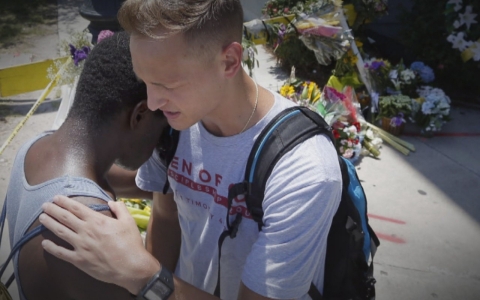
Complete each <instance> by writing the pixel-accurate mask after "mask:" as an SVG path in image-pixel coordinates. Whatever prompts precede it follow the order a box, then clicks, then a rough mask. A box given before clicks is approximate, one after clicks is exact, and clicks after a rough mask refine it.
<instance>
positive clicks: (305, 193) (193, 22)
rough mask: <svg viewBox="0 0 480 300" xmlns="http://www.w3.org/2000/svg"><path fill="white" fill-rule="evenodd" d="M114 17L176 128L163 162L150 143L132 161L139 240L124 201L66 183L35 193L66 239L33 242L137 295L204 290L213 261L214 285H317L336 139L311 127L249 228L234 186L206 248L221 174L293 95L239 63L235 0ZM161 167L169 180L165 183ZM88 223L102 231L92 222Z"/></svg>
mask: <svg viewBox="0 0 480 300" xmlns="http://www.w3.org/2000/svg"><path fill="white" fill-rule="evenodd" d="M119 20H120V23H121V24H122V26H123V27H124V28H125V30H126V31H128V32H129V33H130V34H131V40H130V50H131V53H132V61H133V69H134V72H135V73H136V75H137V77H138V78H140V79H141V80H142V81H144V82H145V83H146V85H147V93H148V107H149V108H150V109H151V110H154V111H156V110H161V111H163V113H164V115H165V116H166V117H167V119H168V122H169V124H170V125H171V126H172V127H173V128H174V129H177V130H180V131H181V133H180V140H179V144H178V148H177V151H176V154H175V157H174V158H173V160H172V162H171V164H170V165H169V166H165V165H163V163H162V161H161V160H160V159H159V156H158V153H156V152H154V153H153V155H152V157H151V158H150V160H149V161H148V162H147V163H145V164H144V165H143V166H142V167H141V168H140V170H139V171H138V174H137V178H136V184H137V185H138V187H139V188H140V189H142V190H146V191H152V192H153V193H154V203H153V213H152V217H151V220H150V224H149V231H148V235H147V250H148V251H147V250H145V249H144V248H143V245H142V244H141V243H138V242H136V241H137V240H136V239H135V235H136V233H135V230H136V228H135V227H134V226H132V224H131V218H130V216H129V215H128V212H127V210H126V209H125V207H124V206H123V205H122V204H120V203H111V204H110V207H111V209H112V211H113V212H114V214H115V215H116V217H117V219H111V218H110V219H108V218H104V216H102V215H100V214H96V213H91V212H90V211H88V210H86V209H83V207H81V206H79V205H77V204H76V203H75V202H73V201H71V200H69V199H68V198H64V197H58V198H56V199H55V201H54V204H48V205H45V206H44V211H45V214H43V215H42V217H41V222H42V224H44V225H45V226H47V227H48V228H49V229H50V230H52V231H53V232H54V233H55V234H59V235H61V236H62V238H63V239H65V240H66V241H68V242H69V243H70V244H71V245H73V247H74V250H68V249H65V248H62V247H59V246H57V245H55V244H54V243H52V242H49V241H45V242H44V243H43V245H44V248H45V250H47V251H48V252H50V253H52V254H53V255H55V256H57V257H59V258H62V259H64V260H67V261H69V262H71V263H73V264H74V265H75V266H77V267H79V268H80V269H82V270H84V271H85V272H86V273H88V274H90V275H91V276H93V277H95V278H97V279H99V280H103V281H106V282H109V283H114V284H117V285H120V286H122V287H124V288H126V289H128V290H129V291H130V292H131V293H132V294H135V295H138V296H139V298H142V299H143V298H145V299H215V298H214V296H213V295H212V294H213V293H214V291H215V288H216V285H217V279H218V276H217V272H218V268H219V265H220V266H221V274H220V297H221V298H222V299H294V298H295V299H308V298H309V296H308V294H307V293H308V290H309V288H310V285H311V283H313V284H314V285H315V286H316V287H317V288H318V289H319V290H320V291H321V290H322V288H323V272H324V261H325V251H326V241H327V235H328V230H329V227H330V224H331V221H332V218H333V215H334V213H335V211H336V209H337V207H338V204H339V201H340V196H341V175H340V169H339V165H338V160H337V156H336V152H335V149H334V147H333V145H332V143H331V142H330V141H329V139H328V138H327V137H326V136H323V135H319V136H315V137H312V138H310V139H308V140H306V141H305V142H303V143H302V144H300V145H299V146H297V147H295V148H294V149H293V150H292V151H290V152H289V153H288V154H286V155H285V156H284V157H283V158H282V159H280V160H279V161H278V163H277V164H276V166H275V168H274V169H273V172H272V174H271V175H270V177H269V180H268V182H267V186H266V189H265V199H264V202H263V211H264V217H263V223H264V226H263V228H262V230H261V231H259V230H258V226H257V224H256V223H255V221H253V220H252V219H251V216H250V214H249V213H248V210H247V209H246V207H245V201H244V200H243V199H235V201H234V203H233V206H232V210H231V211H230V212H229V214H230V217H233V216H234V214H235V213H236V212H242V214H243V216H244V221H242V223H241V224H240V228H239V231H238V234H237V237H236V238H235V239H226V240H225V242H224V243H223V247H222V257H221V262H220V264H219V261H218V238H219V236H220V235H221V233H222V232H223V231H224V229H225V226H226V215H227V205H226V202H225V199H226V197H227V195H228V188H229V186H230V185H232V184H234V183H237V182H240V181H242V180H243V175H244V171H245V166H246V162H247V158H248V155H249V152H250V149H251V148H252V145H253V143H254V141H255V139H256V138H257V136H258V135H259V133H260V132H261V131H262V129H263V128H264V127H265V126H266V125H267V124H268V122H269V121H270V120H272V119H273V118H274V117H275V116H276V115H277V114H278V113H279V112H281V111H282V110H284V109H285V108H287V107H291V106H293V105H294V104H293V103H292V102H290V101H288V100H287V99H284V98H282V97H281V96H280V95H278V94H276V93H272V92H270V91H268V90H266V89H264V88H263V87H261V86H259V85H257V83H256V82H255V81H254V80H253V79H252V78H250V77H249V76H248V75H247V74H246V72H245V71H244V70H243V69H242V67H241V63H242V53H243V49H242V46H241V40H242V28H243V23H242V22H243V12H242V7H241V4H240V1H239V0H204V1H193V0H178V1H173V0H171V1H165V0H163V1H162V0H127V1H126V2H125V3H124V5H123V6H122V8H121V10H120V12H119ZM167 176H168V179H169V182H170V186H171V190H170V193H167V194H166V195H163V194H162V188H163V184H164V182H165V180H166V179H167ZM55 204H56V205H55ZM56 220H61V222H62V223H63V224H62V223H59V222H58V221H56ZM99 223H100V224H102V230H101V231H100V230H98V228H97V227H96V226H91V225H90V224H99ZM106 250H107V251H106ZM168 270H171V271H172V272H173V271H174V275H173V277H172V275H170V274H169V273H170V272H169V271H168ZM154 274H155V275H154ZM174 297H175V298H174Z"/></svg>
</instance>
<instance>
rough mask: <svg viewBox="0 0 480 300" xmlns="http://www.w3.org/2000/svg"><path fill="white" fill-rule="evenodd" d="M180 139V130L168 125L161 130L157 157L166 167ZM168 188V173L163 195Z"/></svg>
mask: <svg viewBox="0 0 480 300" xmlns="http://www.w3.org/2000/svg"><path fill="white" fill-rule="evenodd" d="M179 140H180V131H178V130H175V129H173V128H172V127H170V126H167V128H166V129H165V130H164V131H163V133H162V137H161V139H160V147H161V148H159V149H158V152H159V157H160V159H161V160H162V161H163V163H164V164H165V166H166V167H167V169H168V166H169V165H170V163H171V162H172V160H173V157H174V156H175V152H176V151H177V146H178V141H179ZM169 188H170V183H169V182H168V174H167V176H166V179H165V184H164V185H163V194H164V195H165V194H166V193H167V192H168V189H169Z"/></svg>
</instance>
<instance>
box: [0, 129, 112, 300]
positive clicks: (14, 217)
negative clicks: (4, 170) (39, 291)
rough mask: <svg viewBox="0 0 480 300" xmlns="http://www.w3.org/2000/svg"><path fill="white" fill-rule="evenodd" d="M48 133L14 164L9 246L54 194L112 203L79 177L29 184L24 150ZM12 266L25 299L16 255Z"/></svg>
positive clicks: (9, 199) (21, 152) (9, 200)
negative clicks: (91, 198)
mask: <svg viewBox="0 0 480 300" xmlns="http://www.w3.org/2000/svg"><path fill="white" fill-rule="evenodd" d="M51 133H52V132H45V133H43V134H41V135H39V136H37V137H36V138H34V139H33V140H31V141H29V142H27V143H26V144H24V145H23V146H22V147H21V148H20V150H19V151H18V153H17V156H16V158H15V161H14V163H13V167H12V172H11V175H10V183H9V185H8V190H7V196H6V198H5V201H6V203H7V204H6V209H7V219H8V227H9V235H10V245H11V247H13V246H14V245H15V244H16V243H17V242H18V241H19V240H20V238H21V237H22V236H23V235H24V234H25V233H26V231H27V230H28V228H29V227H30V226H31V225H32V223H33V222H34V221H35V220H36V219H37V218H38V216H39V215H40V214H41V213H42V204H43V203H45V202H51V201H52V200H53V197H54V196H55V195H65V196H85V197H94V198H98V199H102V200H104V201H105V204H106V202H108V201H112V200H113V199H111V198H110V196H109V195H108V194H107V193H105V191H103V190H102V189H101V188H100V187H99V186H98V185H97V184H96V183H95V182H93V181H92V180H90V179H87V178H82V177H71V176H68V175H65V176H62V177H58V178H55V179H52V180H48V181H46V182H43V183H41V184H38V185H34V186H31V185H29V184H28V182H27V180H26V178H25V172H24V170H25V166H24V162H25V156H26V154H27V151H28V149H30V147H31V146H32V145H33V144H34V143H35V142H36V141H38V140H39V139H41V138H42V137H44V136H46V135H48V134H51ZM13 266H14V271H15V278H16V279H17V286H18V291H19V294H20V298H21V299H22V300H24V299H26V298H25V296H24V293H23V291H22V287H21V285H20V280H19V275H18V252H17V254H15V256H14V258H13Z"/></svg>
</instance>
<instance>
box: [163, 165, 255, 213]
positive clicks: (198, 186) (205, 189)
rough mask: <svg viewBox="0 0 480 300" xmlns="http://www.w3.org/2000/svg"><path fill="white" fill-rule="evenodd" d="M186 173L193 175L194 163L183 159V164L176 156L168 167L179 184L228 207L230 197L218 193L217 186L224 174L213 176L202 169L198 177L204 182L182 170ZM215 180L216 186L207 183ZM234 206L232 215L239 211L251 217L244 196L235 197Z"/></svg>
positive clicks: (169, 173) (231, 211)
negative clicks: (209, 196) (207, 195)
mask: <svg viewBox="0 0 480 300" xmlns="http://www.w3.org/2000/svg"><path fill="white" fill-rule="evenodd" d="M175 170H177V171H180V172H182V173H186V174H188V175H192V164H191V163H188V162H186V161H185V160H182V162H181V166H180V162H179V159H178V157H174V159H173V160H172V163H171V164H170V168H169V169H168V176H169V177H170V178H172V179H173V180H175V181H176V182H178V183H179V184H181V185H183V186H186V187H188V188H189V189H191V190H194V191H197V192H202V193H206V194H209V195H211V196H212V197H213V200H214V201H215V203H217V204H219V205H222V206H224V207H225V208H228V198H227V197H225V196H223V195H220V194H218V191H217V188H216V186H218V185H219V184H220V183H221V180H222V178H223V177H222V176H221V175H219V174H215V176H212V175H211V173H210V172H208V171H206V170H200V171H199V174H198V177H199V179H200V181H202V183H198V182H195V181H193V180H191V179H190V178H188V177H186V176H184V175H182V174H181V173H180V172H178V173H177V172H176V171H175ZM213 180H215V182H214V183H215V187H213V186H210V185H208V184H207V183H210V184H212V183H213V182H212V181H213ZM232 202H233V203H232V206H231V208H230V213H229V214H230V215H236V214H237V213H241V214H242V216H243V217H245V218H249V219H251V218H252V217H251V215H250V212H249V211H248V210H247V208H246V206H245V205H241V203H244V202H245V198H244V197H243V196H238V197H235V198H234V199H233V201H232Z"/></svg>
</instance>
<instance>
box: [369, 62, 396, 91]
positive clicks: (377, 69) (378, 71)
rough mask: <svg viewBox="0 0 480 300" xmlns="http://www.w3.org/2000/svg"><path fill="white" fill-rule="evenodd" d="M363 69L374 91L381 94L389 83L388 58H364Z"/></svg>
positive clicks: (389, 68)
mask: <svg viewBox="0 0 480 300" xmlns="http://www.w3.org/2000/svg"><path fill="white" fill-rule="evenodd" d="M364 67H365V70H366V71H367V77H368V80H369V81H370V84H371V86H372V89H373V91H374V92H376V93H378V94H380V95H383V94H384V92H385V91H386V89H387V87H388V86H390V85H391V83H390V76H389V73H390V70H391V67H392V66H391V64H390V62H389V61H388V60H383V59H379V58H375V57H374V58H371V59H368V60H365V64H364Z"/></svg>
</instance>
